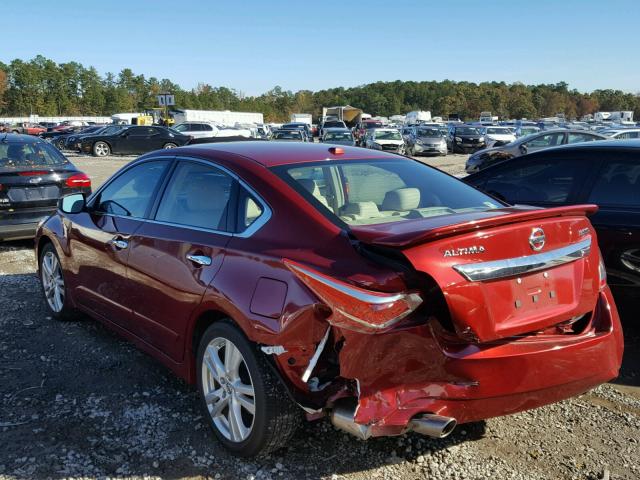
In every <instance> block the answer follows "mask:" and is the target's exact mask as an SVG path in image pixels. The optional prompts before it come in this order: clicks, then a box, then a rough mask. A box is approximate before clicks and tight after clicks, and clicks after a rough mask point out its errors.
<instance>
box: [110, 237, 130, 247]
mask: <svg viewBox="0 0 640 480" xmlns="http://www.w3.org/2000/svg"><path fill="white" fill-rule="evenodd" d="M109 245H113V246H114V247H115V248H117V249H118V250H124V249H125V248H127V247H128V246H129V242H127V241H126V240H123V239H121V238H118V237H115V238H112V239H111V240H109Z"/></svg>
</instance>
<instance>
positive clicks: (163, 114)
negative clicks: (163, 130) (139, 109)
mask: <svg viewBox="0 0 640 480" xmlns="http://www.w3.org/2000/svg"><path fill="white" fill-rule="evenodd" d="M131 123H133V124H134V125H164V126H166V127H170V126H171V125H173V124H174V120H173V118H171V117H170V116H169V113H168V112H167V111H166V109H164V108H150V109H147V110H145V111H144V113H143V114H142V115H140V116H138V117H137V118H134V119H132V120H131Z"/></svg>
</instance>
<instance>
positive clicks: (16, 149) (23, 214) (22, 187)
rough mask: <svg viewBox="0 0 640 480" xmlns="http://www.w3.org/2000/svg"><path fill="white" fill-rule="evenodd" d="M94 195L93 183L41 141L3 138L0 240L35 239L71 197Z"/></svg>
mask: <svg viewBox="0 0 640 480" xmlns="http://www.w3.org/2000/svg"><path fill="white" fill-rule="evenodd" d="M73 192H81V193H83V194H89V193H91V180H90V179H89V177H87V176H86V175H85V174H84V173H82V172H81V171H80V170H78V169H77V168H76V167H75V166H74V165H73V164H72V163H71V162H70V161H69V160H67V158H66V157H65V156H64V155H62V154H61V153H60V152H59V151H58V150H56V149H55V148H53V147H52V146H51V145H49V144H48V143H46V142H44V141H42V140H40V139H39V138H37V137H33V136H28V135H21V134H2V136H0V240H17V239H22V238H33V237H34V236H35V232H36V227H37V225H38V223H39V222H40V221H42V220H43V219H45V218H46V217H48V216H49V215H50V214H51V213H53V212H54V211H55V209H56V205H57V203H58V199H59V198H60V197H61V196H63V195H66V194H68V193H73Z"/></svg>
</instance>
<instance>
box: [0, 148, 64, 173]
mask: <svg viewBox="0 0 640 480" xmlns="http://www.w3.org/2000/svg"><path fill="white" fill-rule="evenodd" d="M65 163H68V160H67V159H66V158H65V157H64V155H62V154H61V153H60V152H59V151H58V150H57V149H56V148H54V147H52V146H51V145H49V144H48V143H44V142H29V143H18V142H15V143H14V142H11V143H4V142H0V168H13V167H36V166H43V167H44V166H49V165H63V164H65Z"/></svg>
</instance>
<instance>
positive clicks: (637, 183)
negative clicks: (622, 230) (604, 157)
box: [589, 162, 640, 208]
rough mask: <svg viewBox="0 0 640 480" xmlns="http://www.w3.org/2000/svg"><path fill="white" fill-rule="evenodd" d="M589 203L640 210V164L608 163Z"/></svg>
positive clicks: (601, 173) (590, 196) (599, 177)
mask: <svg viewBox="0 0 640 480" xmlns="http://www.w3.org/2000/svg"><path fill="white" fill-rule="evenodd" d="M589 203H595V204H596V205H622V206H629V207H636V208H640V162H612V163H607V164H606V165H605V166H604V168H603V170H602V172H600V175H599V176H598V180H597V182H596V184H595V185H594V187H593V189H592V190H591V195H589Z"/></svg>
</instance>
